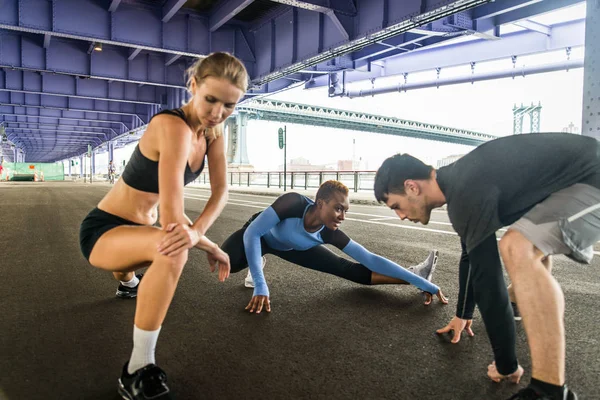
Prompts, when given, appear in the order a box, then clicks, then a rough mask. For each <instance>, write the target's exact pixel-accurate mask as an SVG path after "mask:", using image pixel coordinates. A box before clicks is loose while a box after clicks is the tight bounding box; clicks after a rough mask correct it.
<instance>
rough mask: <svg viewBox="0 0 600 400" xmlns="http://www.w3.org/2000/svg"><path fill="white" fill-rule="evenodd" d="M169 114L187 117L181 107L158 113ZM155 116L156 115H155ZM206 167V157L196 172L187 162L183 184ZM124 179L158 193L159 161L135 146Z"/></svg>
mask: <svg viewBox="0 0 600 400" xmlns="http://www.w3.org/2000/svg"><path fill="white" fill-rule="evenodd" d="M160 114H169V115H175V116H177V117H179V118H181V119H182V120H184V121H185V123H186V124H187V121H186V119H185V114H184V112H183V110H181V109H180V108H176V109H174V110H164V111H161V112H159V113H157V114H155V115H154V116H156V115H160ZM153 118H154V117H153ZM206 149H207V150H208V138H206ZM203 169H204V159H203V160H202V164H201V165H200V169H199V170H198V171H196V172H194V171H192V169H191V168H190V164H189V163H187V164H186V166H185V173H184V174H183V182H184V183H183V184H184V185H187V184H188V183H190V182H193V181H194V179H196V178H197V177H198V176H199V175H200V174H201V173H202V170H203ZM122 178H123V181H124V182H125V183H126V184H128V185H129V186H131V187H132V188H134V189H137V190H141V191H142V192H149V193H158V161H154V160H150V159H149V158H148V157H146V156H145V155H143V154H142V152H141V151H140V145H139V144H138V145H137V146H135V150H134V151H133V154H132V155H131V158H130V159H129V162H128V163H127V166H126V167H125V170H124V171H123V175H122Z"/></svg>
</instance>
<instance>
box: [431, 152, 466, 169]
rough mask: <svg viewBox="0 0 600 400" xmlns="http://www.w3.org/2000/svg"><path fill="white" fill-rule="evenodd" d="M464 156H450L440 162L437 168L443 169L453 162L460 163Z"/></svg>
mask: <svg viewBox="0 0 600 400" xmlns="http://www.w3.org/2000/svg"><path fill="white" fill-rule="evenodd" d="M462 156H464V154H457V155H454V156H448V157H445V158H442V159H441V160H438V162H437V168H441V167H445V166H446V165H450V164H452V163H453V162H455V161H458V160H459V159H460V158H461V157H462Z"/></svg>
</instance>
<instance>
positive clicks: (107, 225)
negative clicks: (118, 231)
mask: <svg viewBox="0 0 600 400" xmlns="http://www.w3.org/2000/svg"><path fill="white" fill-rule="evenodd" d="M121 225H137V226H140V225H141V224H137V223H135V222H131V221H128V220H126V219H124V218H121V217H117V216H116V215H113V214H110V213H107V212H106V211H102V210H101V209H99V208H94V209H93V210H92V211H90V213H89V214H88V215H87V216H86V217H85V218H84V219H83V222H82V223H81V227H80V228H79V247H81V252H82V253H83V256H84V257H85V259H86V260H88V261H89V260H90V254H92V249H93V248H94V246H95V245H96V242H97V241H98V239H100V236H102V235H103V234H104V233H106V232H108V231H109V230H111V229H112V228H116V227H117V226H121Z"/></svg>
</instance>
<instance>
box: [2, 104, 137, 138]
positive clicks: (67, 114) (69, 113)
mask: <svg viewBox="0 0 600 400" xmlns="http://www.w3.org/2000/svg"><path fill="white" fill-rule="evenodd" d="M9 107H10V108H9ZM13 111H14V112H13ZM0 117H1V118H2V119H3V120H4V121H6V122H20V121H32V120H35V121H46V122H55V123H59V122H60V121H69V122H72V121H75V122H77V123H82V124H81V125H82V126H85V125H86V124H89V126H96V125H94V124H98V126H99V124H106V125H109V126H112V127H113V128H114V129H117V130H119V131H121V132H126V131H128V130H129V129H131V127H130V126H129V125H128V123H129V121H130V118H128V117H127V116H123V115H110V114H109V115H103V118H102V117H99V116H98V115H97V113H94V112H92V113H90V112H88V111H74V110H59V109H47V108H42V107H40V106H23V105H8V104H1V103H0ZM104 118H106V119H104ZM110 118H112V120H111V119H110Z"/></svg>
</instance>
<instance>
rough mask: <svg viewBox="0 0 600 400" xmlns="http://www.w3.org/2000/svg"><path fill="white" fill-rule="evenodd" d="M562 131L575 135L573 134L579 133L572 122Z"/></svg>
mask: <svg viewBox="0 0 600 400" xmlns="http://www.w3.org/2000/svg"><path fill="white" fill-rule="evenodd" d="M562 131H563V132H565V133H575V134H580V133H581V132H580V130H579V127H577V126H575V124H574V123H572V122H571V123H570V124H569V126H565V127H564V128H563V129H562Z"/></svg>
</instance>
